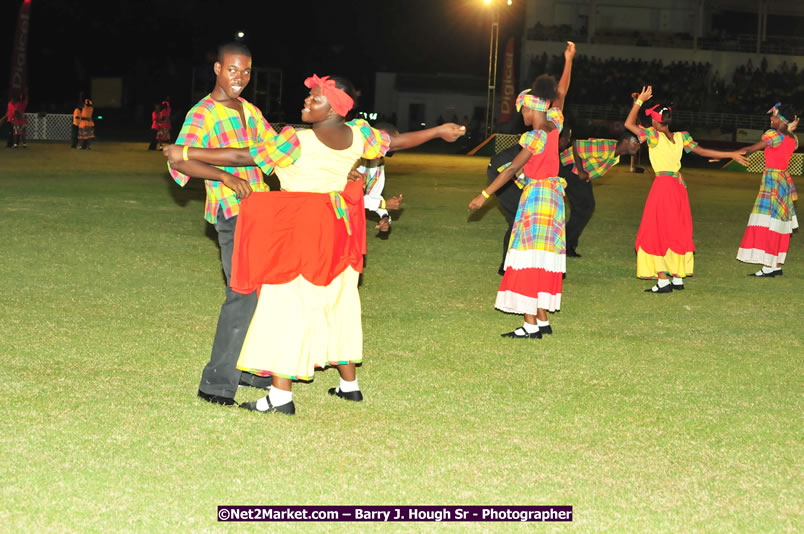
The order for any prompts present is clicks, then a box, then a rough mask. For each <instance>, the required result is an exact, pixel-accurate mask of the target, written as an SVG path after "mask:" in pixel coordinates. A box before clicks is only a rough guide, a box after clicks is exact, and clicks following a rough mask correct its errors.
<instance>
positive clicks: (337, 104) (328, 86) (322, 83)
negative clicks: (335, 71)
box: [304, 74, 355, 117]
mask: <svg viewBox="0 0 804 534" xmlns="http://www.w3.org/2000/svg"><path fill="white" fill-rule="evenodd" d="M304 85H305V87H308V88H310V89H312V88H313V87H320V88H321V94H323V95H324V97H325V98H326V99H327V101H328V102H329V105H330V106H331V107H332V109H333V110H335V113H337V114H338V115H340V116H341V117H345V116H346V114H347V113H349V111H350V110H351V109H352V108H353V107H354V105H355V101H354V99H353V98H352V97H351V96H349V95H348V94H346V91H344V90H343V89H338V88H337V87H335V80H331V79H330V78H329V76H324V77H322V78H319V77H318V75H317V74H313V75H312V76H310V77H309V78H307V79H306V80H304Z"/></svg>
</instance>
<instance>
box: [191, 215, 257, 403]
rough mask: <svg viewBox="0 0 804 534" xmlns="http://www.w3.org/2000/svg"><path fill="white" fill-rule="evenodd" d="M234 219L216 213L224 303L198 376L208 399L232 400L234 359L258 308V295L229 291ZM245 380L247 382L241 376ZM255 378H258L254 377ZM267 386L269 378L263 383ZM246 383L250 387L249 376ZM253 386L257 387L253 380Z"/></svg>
mask: <svg viewBox="0 0 804 534" xmlns="http://www.w3.org/2000/svg"><path fill="white" fill-rule="evenodd" d="M236 224H237V217H232V218H231V219H225V218H224V217H223V214H222V213H218V222H216V223H215V230H217V231H218V244H220V247H221V265H222V266H223V272H224V274H225V275H226V301H225V302H224V303H223V306H221V311H220V315H219V316H218V328H217V330H216V331H215V341H214V342H213V343H212V354H210V357H209V362H208V363H207V365H206V367H204V371H203V373H201V384H200V385H199V386H198V389H200V390H201V391H203V392H204V393H208V394H210V395H219V396H221V397H229V398H234V396H235V392H236V391H237V385H238V384H239V383H240V376H241V374H244V373H243V372H242V371H240V370H239V369H237V359H238V358H239V357H240V349H241V348H243V341H244V340H245V338H246V332H247V331H248V327H249V324H250V323H251V318H252V316H253V315H254V310H255V309H256V308H257V292H256V291H255V292H254V293H250V294H248V295H243V294H241V293H236V292H234V291H232V288H231V287H230V286H229V283H230V280H231V275H232V253H233V251H234V232H235V225H236ZM244 378H246V377H245V376H244ZM253 378H258V377H253ZM262 380H263V381H266V382H267V383H268V384H270V377H269V378H264V379H262ZM247 382H249V383H252V375H250V374H249V375H248V380H247ZM253 382H255V383H256V380H254V381H253Z"/></svg>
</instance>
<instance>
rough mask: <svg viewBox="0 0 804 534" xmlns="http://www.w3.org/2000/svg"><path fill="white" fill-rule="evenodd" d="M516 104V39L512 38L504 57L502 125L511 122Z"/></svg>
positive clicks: (501, 98)
mask: <svg viewBox="0 0 804 534" xmlns="http://www.w3.org/2000/svg"><path fill="white" fill-rule="evenodd" d="M515 103H516V79H515V77H514V38H513V37H510V38H509V39H508V43H507V44H506V45H505V54H504V55H503V78H502V91H500V119H499V122H500V124H504V123H506V122H508V121H509V120H511V117H513V115H514V104H515Z"/></svg>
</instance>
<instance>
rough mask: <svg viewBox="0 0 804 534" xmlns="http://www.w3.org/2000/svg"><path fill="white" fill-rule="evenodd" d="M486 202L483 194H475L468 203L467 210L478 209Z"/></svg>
mask: <svg viewBox="0 0 804 534" xmlns="http://www.w3.org/2000/svg"><path fill="white" fill-rule="evenodd" d="M485 203H486V197H484V196H483V195H477V196H476V197H475V198H473V199H472V201H471V202H470V203H469V210H470V211H472V210H479V209H480V208H482V207H483V204H485Z"/></svg>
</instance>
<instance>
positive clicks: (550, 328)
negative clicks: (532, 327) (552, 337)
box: [539, 325, 553, 334]
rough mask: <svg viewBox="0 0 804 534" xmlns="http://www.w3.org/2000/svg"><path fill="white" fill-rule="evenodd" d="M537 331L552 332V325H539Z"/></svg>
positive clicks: (542, 332) (541, 332)
mask: <svg viewBox="0 0 804 534" xmlns="http://www.w3.org/2000/svg"><path fill="white" fill-rule="evenodd" d="M539 333H540V334H552V333H553V327H552V326H550V325H547V326H540V327H539Z"/></svg>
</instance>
